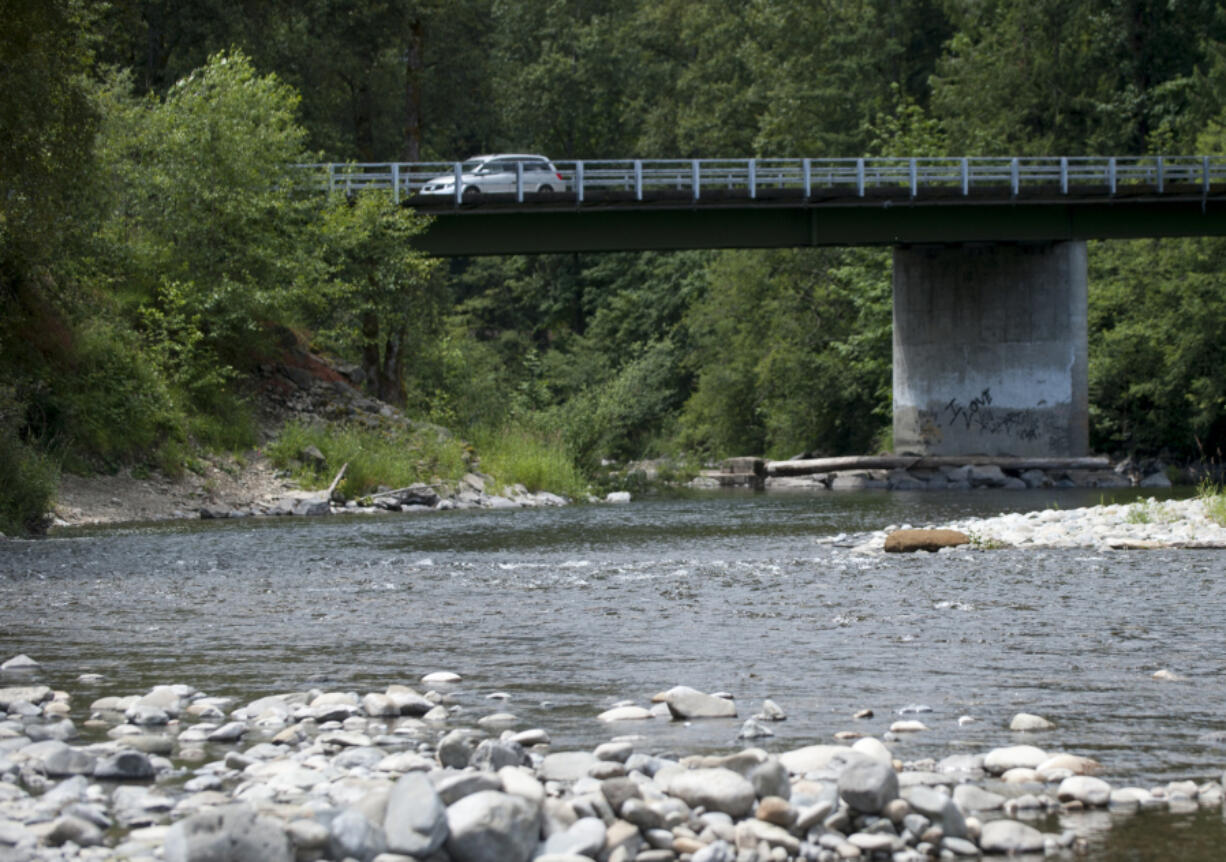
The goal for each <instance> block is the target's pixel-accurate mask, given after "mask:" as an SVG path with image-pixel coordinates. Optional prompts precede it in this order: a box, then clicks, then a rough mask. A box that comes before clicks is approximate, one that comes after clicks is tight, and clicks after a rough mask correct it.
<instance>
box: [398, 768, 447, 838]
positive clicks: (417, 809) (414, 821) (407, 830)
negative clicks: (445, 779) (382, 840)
mask: <svg viewBox="0 0 1226 862" xmlns="http://www.w3.org/2000/svg"><path fill="white" fill-rule="evenodd" d="M383 831H384V833H385V835H386V837H387V849H388V850H390V851H391V852H393V853H406V854H408V855H410V856H421V857H425V856H429V855H430V854H431V853H433V852H434V851H436V850H438V849H439V848H440V847H442V846H443V844H445V843H446V841H447V836H448V834H450V833H449V829H448V827H447V809H446V807H445V806H444V805H443V800H442V799H441V798H440V797H439V794H438V791H437V790H435V789H434V785H433V784H431V783H430V779H428V778H427V777H426V776H425V774H424V773H421V772H409V773H406V774H405V775H403V776H401V777H400V779H399V780H397V782H396V783H395V784H394V785H393V786H392V790H391V792H390V793H389V794H388V797H387V814H386V815H385V817H384V820H383Z"/></svg>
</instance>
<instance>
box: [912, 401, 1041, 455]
mask: <svg viewBox="0 0 1226 862" xmlns="http://www.w3.org/2000/svg"><path fill="white" fill-rule="evenodd" d="M1044 406H1046V405H1045V402H1042V401H1040V402H1039V404H1038V407H1039V408H1042V407H1044ZM918 419H919V427H920V428H921V429H922V430H921V432H920V436H921V438H923V439H924V440H925V442H928V443H934V442H936V441H938V440H940V439H941V437H942V436H943V435H942V434H941V431H940V428H941V427H943V426H954V425H960V426H962V427H963V428H965V429H966V430H968V431H970V430H977V431H979V432H980V433H983V434H1002V435H1005V436H1007V437H1014V438H1016V439H1019V440H1037V439H1038V438H1039V430H1040V428H1039V416H1038V415H1037V414H1036V412H1035V411H1034V410H1002V409H1000V408H998V407H993V406H992V390H991V389H984V390H983V391H982V392H980V393H979V394H978V395H977V396H976V397H974V398H972V399H970V400H969V401H966V402H963V401H960V400H959V399H957V398H951V399H949V401H948V403H946V404H945V406H944V407H942V408H941V409H940V410H931V409H930V410H920V411H919V416H918Z"/></svg>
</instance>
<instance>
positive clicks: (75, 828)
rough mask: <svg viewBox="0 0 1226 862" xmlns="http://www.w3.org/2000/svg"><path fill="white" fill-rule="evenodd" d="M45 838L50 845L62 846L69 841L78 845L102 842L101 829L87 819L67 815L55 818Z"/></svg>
mask: <svg viewBox="0 0 1226 862" xmlns="http://www.w3.org/2000/svg"><path fill="white" fill-rule="evenodd" d="M46 840H47V843H48V844H50V845H51V846H52V847H62V846H63V845H65V844H67V843H69V842H71V843H73V844H76V845H77V846H78V847H97V846H98V845H99V844H101V843H102V830H101V829H99V828H98V827H97V825H95V824H93V823H90V822H89V821H88V820H85V819H83V818H81V817H73V816H72V815H67V816H64V817H58V818H56V820H55V821H54V822H53V823H52V824H51V831H50V832H48V833H47V839H46Z"/></svg>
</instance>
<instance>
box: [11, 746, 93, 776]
mask: <svg viewBox="0 0 1226 862" xmlns="http://www.w3.org/2000/svg"><path fill="white" fill-rule="evenodd" d="M50 742H53V743H56V747H55V748H53V749H49V750H46V753H44V754H43V755H42V764H43V771H44V772H46V773H47V775H49V776H51V777H52V778H59V777H62V776H66V775H93V774H94V769H95V768H96V767H97V765H98V758H96V757H95V756H94V755H92V754H90V753H89V752H88V751H84V750H82V749H80V748H73V747H72V746H70V745H67V744H65V743H63V742H60V741H59V740H50ZM36 744H37V745H44V744H46V743H36ZM33 747H34V746H28V747H27V748H25V749H23V753H29V752H30V749H31V748H33Z"/></svg>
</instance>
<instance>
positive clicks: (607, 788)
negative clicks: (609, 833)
mask: <svg viewBox="0 0 1226 862" xmlns="http://www.w3.org/2000/svg"><path fill="white" fill-rule="evenodd" d="M600 792H601V793H603V794H604V798H605V799H607V800H608V802H609V807H610V808H612V809H613V813H614V814H618V815H620V814H621V810H622V806H623V805H624V804H625V803H626V800H628V799H642V798H643V791H641V790H640V789H639V786H638V784H637V783H636V782H634V781H632V780H630V779H629V778H609V779H606V780H604V781H602V782H600Z"/></svg>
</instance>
